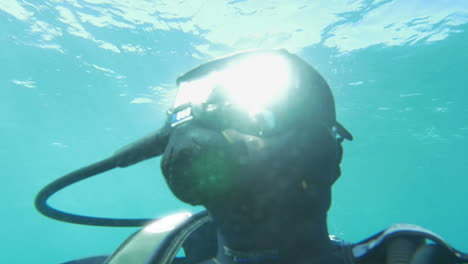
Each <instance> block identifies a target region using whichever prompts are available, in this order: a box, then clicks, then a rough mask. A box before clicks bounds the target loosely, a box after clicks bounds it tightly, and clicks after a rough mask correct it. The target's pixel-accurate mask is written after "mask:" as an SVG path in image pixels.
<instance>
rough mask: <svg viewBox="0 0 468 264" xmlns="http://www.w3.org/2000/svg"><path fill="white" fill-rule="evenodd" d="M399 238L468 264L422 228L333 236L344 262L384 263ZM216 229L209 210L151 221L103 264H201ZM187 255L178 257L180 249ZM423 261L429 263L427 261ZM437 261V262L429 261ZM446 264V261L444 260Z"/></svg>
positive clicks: (211, 249)
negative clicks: (352, 239) (355, 238)
mask: <svg viewBox="0 0 468 264" xmlns="http://www.w3.org/2000/svg"><path fill="white" fill-rule="evenodd" d="M397 237H412V238H418V239H419V240H420V241H422V240H424V241H426V240H427V241H430V243H432V244H434V245H437V248H438V250H439V251H441V252H442V253H443V254H445V255H446V256H447V258H446V259H450V261H451V262H452V261H453V263H468V255H467V254H465V253H462V252H461V251H458V250H456V249H454V248H453V247H451V246H450V245H448V244H447V243H446V242H445V241H444V240H443V239H442V238H441V237H440V236H438V235H437V234H435V233H433V232H431V231H428V230H426V229H424V228H422V227H419V226H416V225H409V224H398V225H393V226H391V227H389V228H387V229H385V230H383V231H381V232H379V233H377V234H375V235H373V236H371V237H369V238H367V239H365V240H363V241H361V242H359V243H354V244H352V243H346V242H344V241H342V240H340V239H337V238H336V237H334V236H330V239H331V241H332V243H333V245H334V250H335V253H336V254H339V255H341V256H342V260H343V263H346V264H353V263H357V264H361V263H383V262H381V260H382V261H384V258H383V257H382V256H383V255H385V254H384V253H382V252H384V250H385V247H386V246H387V245H388V243H389V241H392V239H395V238H397ZM216 247H217V242H216V231H215V227H214V225H213V223H212V221H211V218H210V216H209V215H208V213H207V212H206V211H203V212H200V213H197V214H194V215H192V214H190V213H178V214H174V215H169V216H167V217H164V218H161V219H159V220H157V221H155V222H152V223H150V224H149V225H147V226H146V227H144V228H142V229H141V230H139V231H137V232H136V233H135V234H133V235H132V236H131V237H129V238H128V239H127V240H126V241H125V242H124V243H123V244H122V245H121V246H120V247H119V248H118V249H117V250H116V251H115V252H114V253H113V254H112V255H111V256H110V257H109V258H108V259H107V260H106V261H105V262H104V264H128V263H132V264H188V263H199V262H202V261H204V260H206V259H210V258H212V257H214V256H215V255H216ZM181 250H183V251H184V253H185V254H184V256H178V253H180V251H181ZM423 261H424V262H421V263H426V262H425V260H423ZM430 263H437V262H430ZM444 264H445V263H444Z"/></svg>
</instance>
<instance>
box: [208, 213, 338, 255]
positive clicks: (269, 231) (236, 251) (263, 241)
mask: <svg viewBox="0 0 468 264" xmlns="http://www.w3.org/2000/svg"><path fill="white" fill-rule="evenodd" d="M237 220H239V222H237V223H233V222H229V223H224V224H222V225H218V233H217V236H218V252H217V259H218V260H219V261H220V262H221V263H223V264H224V263H240V262H242V263H247V264H257V263H288V264H300V263H308V264H310V263H328V262H327V261H326V260H329V259H330V257H331V255H332V246H331V242H330V239H329V236H328V231H327V225H326V215H325V216H323V217H321V218H314V219H313V220H312V219H309V220H308V221H295V222H294V223H293V222H290V223H288V225H287V226H286V225H285V226H274V223H264V224H263V225H262V224H258V223H257V224H253V225H252V224H250V225H249V224H246V223H245V222H243V221H241V220H240V219H237ZM285 223H286V222H285ZM250 226H252V228H250Z"/></svg>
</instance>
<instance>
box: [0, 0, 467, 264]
mask: <svg viewBox="0 0 468 264" xmlns="http://www.w3.org/2000/svg"><path fill="white" fill-rule="evenodd" d="M0 29H1V30H0V136H1V139H2V140H3V142H2V144H1V147H0V161H1V166H0V175H1V184H0V186H1V193H0V199H1V205H2V206H1V207H2V208H1V209H2V214H1V219H0V226H1V228H2V231H1V237H2V239H1V242H0V252H1V254H0V262H1V263H60V262H65V261H68V260H72V259H76V258H81V257H86V256H92V255H99V254H110V253H112V252H113V251H114V250H115V249H116V248H117V247H118V246H119V245H120V243H122V242H123V241H124V240H125V239H126V238H127V237H128V236H129V235H130V234H132V233H133V232H134V231H135V230H137V229H136V228H109V227H92V226H80V225H73V224H68V223H62V222H58V221H54V220H51V219H48V218H46V217H44V216H42V215H40V214H39V213H38V212H37V211H36V210H35V208H34V205H33V201H34V197H35V195H36V194H37V192H38V191H39V190H40V189H41V188H42V187H44V186H45V185H46V184H48V183H49V182H51V181H52V180H54V179H56V178H58V177H60V176H62V175H64V174H65V173H68V172H71V171H72V170H75V169H77V168H79V167H82V166H85V165H87V164H90V163H92V162H95V161H98V160H101V159H104V158H107V157H109V156H110V155H112V153H113V152H114V151H115V150H117V149H119V148H120V147H122V146H124V145H126V144H127V143H130V142H132V141H133V140H136V139H138V138H140V137H142V136H144V135H146V134H148V133H150V132H152V131H154V130H156V129H158V128H159V127H161V126H162V124H163V123H164V121H165V119H166V110H167V109H168V107H169V106H170V105H171V102H172V100H173V96H174V92H175V79H176V78H177V77H178V76H179V75H180V74H182V73H184V72H186V71H188V70H189V69H191V68H193V67H195V66H197V65H199V64H200V63H203V62H205V61H207V60H209V59H212V58H215V57H217V56H221V55H227V54H230V53H233V52H236V51H241V50H244V49H252V48H285V49H287V50H289V51H291V52H293V53H296V54H298V55H299V56H301V57H303V58H304V59H305V60H307V61H308V62H309V63H311V64H312V65H313V66H314V67H316V68H317V69H318V70H319V72H320V73H321V74H322V75H323V76H324V77H325V79H326V80H327V81H328V82H329V84H330V86H331V88H332V90H333V93H334V95H335V100H336V105H337V114H338V120H339V121H340V122H341V123H342V124H343V125H344V126H345V127H347V128H348V129H349V130H350V131H351V133H353V135H354V138H355V140H354V141H352V142H349V141H348V142H346V143H344V160H343V163H342V171H343V174H342V177H341V178H340V179H339V181H338V182H337V183H336V184H335V186H334V188H333V198H334V200H333V206H332V208H331V210H330V212H329V228H330V233H331V234H335V235H337V236H339V237H341V238H343V239H345V240H348V241H351V242H358V241H360V240H362V239H364V238H367V237H368V236H370V235H372V234H374V233H376V232H378V231H380V230H381V229H384V228H386V227H388V226H390V225H391V224H394V223H412V224H417V225H421V226H423V227H425V228H428V229H430V230H432V231H434V232H436V233H437V234H439V235H441V236H442V237H443V238H445V239H446V240H447V241H448V242H449V243H450V244H452V245H453V246H454V247H456V248H457V249H460V250H463V251H468V236H467V230H468V229H467V222H468V205H467V202H468V192H467V189H468V173H467V171H468V159H467V157H468V104H467V100H468V85H467V83H468V32H467V31H468V1H466V0H452V1H444V0H394V1H390V0H355V1H345V0H342V1H339V0H335V1H333V0H321V1H311V0H309V1H306V0H289V1H242V0H231V1H221V0H219V1H215V0H209V1H208V0H190V1H188V0H187V1H183V0H181V1H171V0H166V1H145V0H45V1H26V0H23V1H16V0H0ZM50 202H51V204H52V205H53V206H56V207H58V208H60V209H63V210H65V211H68V212H73V213H79V214H85V215H93V216H101V217H161V216H164V215H167V214H170V213H173V212H178V211H183V210H189V211H199V210H201V209H202V208H192V207H190V206H189V205H185V204H183V203H181V202H179V201H178V200H177V199H176V198H174V197H173V195H172V194H171V192H170V191H169V189H168V188H167V186H166V183H165V182H164V180H163V177H162V175H161V172H160V166H159V159H151V160H148V161H145V162H142V163H139V164H137V165H135V166H132V167H130V168H126V169H114V170H111V171H109V172H107V173H105V174H103V175H100V176H98V177H93V178H91V179H89V180H87V181H85V182H82V183H78V184H76V185H74V186H71V187H70V188H67V189H66V190H65V191H62V192H59V193H58V194H57V195H55V196H53V198H52V199H51V201H50Z"/></svg>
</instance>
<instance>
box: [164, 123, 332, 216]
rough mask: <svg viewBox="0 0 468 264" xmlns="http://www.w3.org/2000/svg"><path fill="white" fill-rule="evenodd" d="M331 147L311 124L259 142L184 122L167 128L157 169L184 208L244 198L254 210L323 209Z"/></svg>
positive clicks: (327, 134)
mask: <svg viewBox="0 0 468 264" xmlns="http://www.w3.org/2000/svg"><path fill="white" fill-rule="evenodd" d="M335 144H336V141H335V140H334V137H333V136H332V134H331V133H330V131H329V130H328V129H325V128H323V127H317V126H314V125H307V124H304V125H303V126H301V127H296V128H291V129H289V130H287V131H284V132H283V133H279V134H276V135H274V136H269V137H259V136H254V135H249V134H246V133H241V132H239V131H237V130H234V129H224V130H213V129H209V128H206V127H203V126H202V125H199V124H197V123H196V122H192V121H190V122H187V123H184V124H182V125H180V126H177V127H175V128H174V129H173V131H172V133H171V136H170V139H169V143H168V146H167V147H166V151H165V153H164V157H163V160H162V163H161V166H162V171H163V174H164V176H165V178H166V181H167V183H168V185H169V187H170V188H171V190H172V191H173V193H174V194H175V195H176V196H177V197H178V198H179V199H181V200H182V201H184V202H187V203H190V204H194V205H200V204H201V205H205V206H206V205H208V204H213V203H217V202H219V203H241V202H245V200H246V199H248V200H250V204H251V205H252V206H255V207H264V206H267V205H268V204H269V205H270V206H271V205H272V204H273V205H275V206H279V205H281V204H283V206H294V205H297V206H301V207H302V206H313V207H322V209H323V210H327V209H328V206H329V199H330V197H329V190H330V186H331V182H332V181H333V179H332V174H333V170H335V167H336V165H335V163H334V160H335V156H336V153H335ZM254 204H255V205H254Z"/></svg>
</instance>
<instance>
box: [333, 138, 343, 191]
mask: <svg viewBox="0 0 468 264" xmlns="http://www.w3.org/2000/svg"><path fill="white" fill-rule="evenodd" d="M342 159H343V146H342V145H341V142H337V143H336V163H335V166H334V168H333V174H332V177H331V185H333V184H334V183H335V182H336V180H338V178H339V177H340V176H341V166H340V164H341V160H342Z"/></svg>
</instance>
